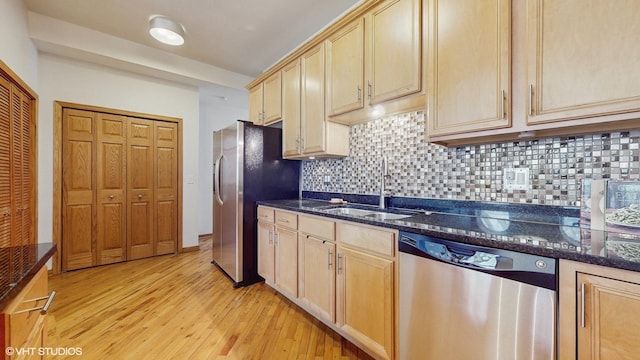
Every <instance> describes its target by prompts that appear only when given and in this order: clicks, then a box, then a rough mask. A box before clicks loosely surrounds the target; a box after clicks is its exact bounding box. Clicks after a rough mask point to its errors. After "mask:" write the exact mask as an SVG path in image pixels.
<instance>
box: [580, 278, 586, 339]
mask: <svg viewBox="0 0 640 360" xmlns="http://www.w3.org/2000/svg"><path fill="white" fill-rule="evenodd" d="M584 289H585V286H584V283H581V284H580V326H581V327H583V328H584V327H585V321H584V317H585V314H584V313H585V308H584V298H585V296H584Z"/></svg>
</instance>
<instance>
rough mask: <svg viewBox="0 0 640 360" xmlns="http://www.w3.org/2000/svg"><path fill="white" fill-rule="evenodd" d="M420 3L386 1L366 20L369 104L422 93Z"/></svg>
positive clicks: (395, 0)
mask: <svg viewBox="0 0 640 360" xmlns="http://www.w3.org/2000/svg"><path fill="white" fill-rule="evenodd" d="M420 3H421V1H420V0H386V1H384V2H382V3H381V4H380V5H379V6H377V7H376V8H375V9H373V10H372V11H371V12H370V13H369V14H368V15H367V17H366V18H365V22H367V23H368V25H367V26H368V30H369V31H368V33H369V35H368V36H369V39H368V40H367V45H368V46H369V50H368V51H367V58H368V66H369V71H368V73H369V74H370V75H369V76H368V78H369V80H370V83H369V84H367V87H368V89H367V93H368V98H369V103H370V104H377V103H380V102H383V101H386V100H391V99H395V98H398V97H401V96H404V95H408V94H412V93H415V92H418V91H420V86H421V84H420V79H421V76H420V75H421V68H420V66H421V65H420V64H421V61H422V60H421V56H422V55H421V43H422V40H421V36H420V29H421V25H420V19H421V13H420Z"/></svg>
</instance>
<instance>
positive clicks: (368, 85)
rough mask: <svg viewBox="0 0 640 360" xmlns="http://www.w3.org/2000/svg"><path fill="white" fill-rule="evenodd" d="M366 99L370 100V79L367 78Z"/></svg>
mask: <svg viewBox="0 0 640 360" xmlns="http://www.w3.org/2000/svg"><path fill="white" fill-rule="evenodd" d="M367 99H369V100H371V80H367Z"/></svg>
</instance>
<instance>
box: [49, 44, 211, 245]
mask: <svg viewBox="0 0 640 360" xmlns="http://www.w3.org/2000/svg"><path fill="white" fill-rule="evenodd" d="M38 69H39V72H40V77H39V84H40V92H39V95H40V108H39V114H38V234H39V241H40V242H47V241H51V233H52V228H53V227H52V226H53V222H52V207H53V203H52V195H53V180H52V179H53V177H52V171H53V166H52V161H53V158H52V154H53V103H54V101H56V100H58V101H65V102H72V103H78V104H86V105H94V106H102V107H107V108H114V109H121V110H128V111H136V112H141V113H148V114H155V115H164V116H171V117H177V118H181V119H182V120H183V122H182V124H183V150H182V152H183V232H182V240H183V246H185V247H187V246H196V245H198V231H197V230H198V228H197V227H198V223H197V219H198V215H197V212H198V203H199V196H198V187H197V183H192V184H189V183H188V182H187V179H188V178H189V177H193V179H198V158H199V154H198V138H199V137H198V127H199V115H198V114H199V110H198V102H199V100H198V89H197V88H195V87H191V86H187V85H181V84H177V83H172V82H168V81H165V80H159V79H156V78H151V77H146V76H142V75H136V74H133V73H128V72H124V71H121V70H115V69H112V68H107V67H103V66H100V65H93V64H89V63H83V62H79V61H75V60H70V59H66V58H61V57H57V56H53V55H47V54H42V53H41V54H40V56H39V61H38Z"/></svg>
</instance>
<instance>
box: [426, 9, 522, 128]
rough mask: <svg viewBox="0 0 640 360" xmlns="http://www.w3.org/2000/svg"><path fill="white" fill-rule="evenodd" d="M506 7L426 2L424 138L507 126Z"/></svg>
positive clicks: (508, 53) (508, 29) (508, 40)
mask: <svg viewBox="0 0 640 360" xmlns="http://www.w3.org/2000/svg"><path fill="white" fill-rule="evenodd" d="M510 4H511V2H510V1H507V0H484V1H474V2H472V3H469V2H467V1H464V0H430V1H429V14H430V21H429V25H430V31H429V33H430V34H432V35H431V36H430V37H429V49H428V51H427V53H428V54H429V72H428V74H429V75H428V76H427V77H428V82H429V87H428V91H427V93H428V95H429V99H430V101H429V108H428V111H429V116H428V118H429V128H428V132H429V135H447V134H455V133H461V132H470V131H478V130H489V129H496V128H504V127H509V126H511V118H510V116H509V113H510V111H509V104H510V103H511V101H510V94H511V91H510V84H511V66H510V62H511V51H510V45H511V36H510V34H511V21H510V19H511V7H510ZM451 14H455V21H453V20H452V18H451ZM461 99H464V101H461Z"/></svg>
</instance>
